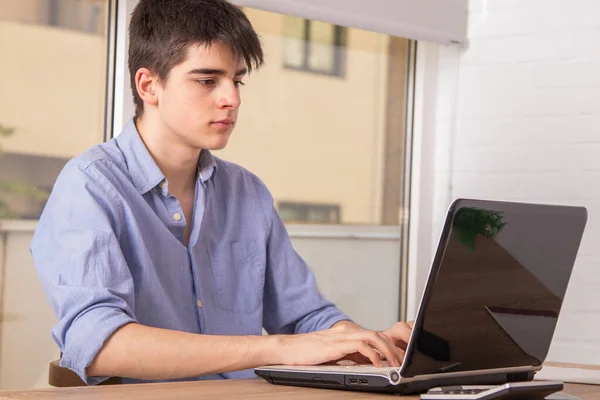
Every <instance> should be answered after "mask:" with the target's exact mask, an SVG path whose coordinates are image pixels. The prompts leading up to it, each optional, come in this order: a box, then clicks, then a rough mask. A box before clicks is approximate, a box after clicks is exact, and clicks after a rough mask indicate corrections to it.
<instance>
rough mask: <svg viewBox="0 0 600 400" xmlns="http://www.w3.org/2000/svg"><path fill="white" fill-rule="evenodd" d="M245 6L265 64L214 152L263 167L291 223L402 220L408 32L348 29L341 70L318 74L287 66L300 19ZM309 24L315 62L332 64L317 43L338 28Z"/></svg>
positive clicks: (256, 168)
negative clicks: (402, 34) (230, 134)
mask: <svg viewBox="0 0 600 400" xmlns="http://www.w3.org/2000/svg"><path fill="white" fill-rule="evenodd" d="M245 12H246V14H247V15H248V16H249V18H250V20H251V21H252V24H253V26H254V27H255V28H256V29H257V30H258V32H259V33H260V35H261V37H262V39H263V43H264V49H265V53H266V63H265V66H264V67H263V68H262V69H261V70H259V71H254V72H253V73H252V74H251V75H250V76H249V77H248V78H247V79H246V86H244V87H243V88H242V89H241V90H242V100H243V106H242V107H241V109H240V116H239V121H238V125H237V128H236V131H235V132H234V134H233V137H232V139H231V140H230V141H229V144H228V145H227V148H226V149H224V150H222V151H220V152H217V155H219V156H221V157H223V158H225V159H228V160H231V161H233V162H235V163H238V164H241V165H243V166H244V167H246V168H248V169H249V170H251V171H252V172H254V173H256V174H257V175H258V176H260V177H261V179H263V180H264V181H265V183H266V185H267V186H268V187H269V189H270V190H271V192H272V194H273V196H274V198H275V205H276V206H277V207H278V210H279V211H280V213H281V216H282V218H283V219H284V221H285V222H286V223H305V224H310V223H314V224H332V223H335V224H344V225H399V224H400V219H399V217H400V215H401V214H402V213H403V212H402V209H403V205H402V204H401V192H402V187H403V186H402V183H403V182H402V181H403V176H404V171H403V164H404V139H405V113H406V111H405V110H406V98H407V90H408V89H407V87H408V86H407V82H408V73H407V66H408V62H407V58H408V48H409V46H408V44H409V41H408V40H407V39H404V38H398V37H391V36H388V35H385V34H379V33H374V32H368V31H364V30H359V29H353V28H346V29H347V31H346V38H347V39H346V42H347V46H346V66H345V74H344V77H343V78H340V77H333V76H328V75H322V74H315V73H312V72H310V71H306V70H304V69H302V70H295V69H289V68H285V67H286V65H287V64H288V62H289V56H288V55H287V50H288V49H289V47H288V42H287V41H288V40H289V39H290V37H291V36H293V34H292V29H291V28H290V26H291V25H292V24H293V23H298V24H299V22H298V21H299V20H300V19H298V18H291V17H288V16H284V15H281V14H277V13H271V12H266V11H261V10H254V9H249V8H245ZM293 21H295V22H293ZM298 26H300V25H297V27H298ZM310 26H311V35H312V34H314V35H315V39H316V43H315V45H314V46H313V47H311V48H312V49H313V50H315V51H316V53H315V54H316V56H315V57H316V59H318V60H319V61H315V64H318V65H319V66H320V67H322V68H323V70H325V69H331V65H332V64H331V62H332V61H331V57H330V56H323V57H318V55H319V54H321V50H323V49H319V48H318V47H316V46H319V45H321V46H326V47H331V46H330V45H331V43H332V42H333V41H334V29H333V28H334V27H333V26H332V25H330V24H325V23H320V22H316V21H310ZM295 32H296V33H297V32H298V31H295ZM298 36H299V35H298V34H296V37H298ZM330 50H331V49H330ZM324 53H325V51H324V50H323V54H324ZM330 53H331V51H328V52H327V54H330ZM328 57H329V58H328ZM323 60H324V61H323ZM290 205H292V206H291V207H290ZM323 205H325V206H327V207H330V208H323V207H322V206H323ZM331 210H337V211H331Z"/></svg>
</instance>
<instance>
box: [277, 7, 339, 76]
mask: <svg viewBox="0 0 600 400" xmlns="http://www.w3.org/2000/svg"><path fill="white" fill-rule="evenodd" d="M311 22H313V21H312V20H310V19H307V18H303V23H304V38H303V39H304V42H303V52H302V66H300V67H298V66H295V65H291V64H289V63H288V62H287V60H286V59H285V55H284V57H283V67H284V68H285V69H289V70H295V71H302V72H309V73H313V74H318V75H326V76H333V77H338V78H344V77H345V76H346V46H347V44H348V29H347V28H346V27H345V26H340V25H335V24H330V25H332V26H333V43H332V44H331V45H332V47H333V69H331V70H330V71H323V70H319V69H315V68H311V66H310V63H309V59H310V54H311V50H310V45H311V43H312V41H311V38H310V25H311ZM284 46H285V41H284ZM284 54H285V53H284Z"/></svg>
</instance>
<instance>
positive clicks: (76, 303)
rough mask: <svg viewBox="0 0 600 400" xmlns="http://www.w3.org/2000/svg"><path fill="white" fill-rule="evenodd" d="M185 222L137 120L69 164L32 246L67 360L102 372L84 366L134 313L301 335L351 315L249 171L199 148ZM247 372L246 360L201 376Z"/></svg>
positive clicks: (185, 327)
mask: <svg viewBox="0 0 600 400" xmlns="http://www.w3.org/2000/svg"><path fill="white" fill-rule="evenodd" d="M189 223H191V236H190V241H189V246H188V247H186V246H185V245H184V242H183V232H184V228H185V226H186V220H185V217H184V214H183V211H182V209H181V206H180V203H179V200H178V199H177V198H176V197H174V196H172V195H171V194H169V182H168V181H167V180H166V179H165V176H164V175H163V173H162V172H161V171H160V169H159V167H158V166H157V164H156V163H155V162H154V160H153V158H152V156H151V155H150V153H149V152H148V150H147V149H146V147H145V145H144V143H143V142H142V140H141V138H140V136H139V134H138V132H137V130H136V127H135V124H134V123H133V121H130V122H129V123H128V124H127V126H126V127H125V129H124V131H123V132H122V133H121V135H119V137H118V138H117V139H113V140H111V141H109V142H107V143H103V144H101V145H98V146H95V147H93V148H91V149H90V150H88V151H87V152H85V153H84V154H82V155H80V156H78V157H76V158H74V159H73V160H71V161H69V162H68V163H67V165H66V166H65V168H64V169H63V171H62V172H61V173H60V175H59V177H58V179H57V181H56V184H55V186H54V188H53V190H52V194H51V196H50V199H49V200H48V203H47V205H46V207H45V209H44V211H43V213H42V216H41V218H40V221H39V224H38V226H37V229H36V231H35V234H34V237H33V241H32V244H31V252H32V255H33V258H34V262H35V267H36V269H37V272H38V275H39V276H40V279H41V282H42V285H43V287H44V291H45V293H46V296H47V297H48V298H49V300H50V302H51V304H52V307H53V309H54V312H55V314H56V316H57V318H58V323H57V324H56V326H55V327H54V329H53V330H52V335H53V338H54V340H55V342H56V343H57V344H58V347H59V348H60V351H61V352H62V353H63V354H62V360H61V365H62V366H65V367H68V368H70V369H72V370H73V371H75V372H76V373H77V374H78V375H79V376H80V377H81V378H82V379H84V380H85V381H86V382H87V383H88V384H95V383H99V382H100V381H102V380H103V379H105V378H103V377H88V376H87V374H86V367H87V366H89V365H90V364H91V362H92V361H93V359H94V358H95V356H96V355H97V353H98V352H99V351H100V349H101V348H102V345H103V343H104V341H105V340H107V339H108V338H109V337H110V335H111V334H112V333H113V332H114V331H115V330H116V329H117V328H119V327H120V326H122V325H124V324H127V323H130V322H137V323H140V324H143V325H147V326H153V327H158V328H165V329H173V330H179V331H185V332H192V333H198V334H207V335H261V333H262V328H263V327H264V328H265V330H266V331H267V332H269V333H271V334H278V333H284V334H290V333H303V332H311V331H316V330H321V329H325V328H329V327H330V326H331V325H333V324H334V323H336V322H337V321H340V320H343V319H349V318H348V317H347V316H346V315H344V314H343V313H342V312H341V311H339V310H338V309H337V308H336V307H335V306H334V305H333V304H332V303H330V302H328V301H327V300H325V299H324V298H323V297H322V296H321V294H320V293H319V291H318V288H317V285H316V282H315V277H314V275H313V274H312V272H311V271H310V269H309V268H308V267H307V265H306V264H305V262H304V261H303V260H302V258H301V257H300V256H299V255H298V254H297V253H296V252H295V251H294V249H293V248H292V245H291V243H290V239H289V237H288V235H287V233H286V230H285V227H284V225H283V223H282V221H281V219H280V218H279V215H278V214H277V211H276V210H275V208H274V206H273V198H272V197H271V194H270V193H269V191H268V189H267V188H266V187H265V185H264V184H263V183H262V182H261V181H260V180H259V179H258V178H257V177H256V176H255V175H253V174H251V173H250V172H248V171H247V170H245V169H243V168H242V167H240V166H238V165H235V164H232V163H229V162H226V161H224V160H220V159H218V158H216V157H214V156H212V155H211V154H210V153H209V152H208V151H205V150H203V151H202V152H201V156H200V159H199V164H198V177H197V182H196V193H195V200H194V210H193V217H192V221H189ZM123 357H127V354H123ZM202 362H203V361H202V360H201V359H199V360H198V363H202ZM247 377H254V374H253V372H252V370H245V371H237V372H231V373H223V374H218V375H208V376H203V377H198V378H197V379H222V378H247ZM126 381H128V382H133V380H126Z"/></svg>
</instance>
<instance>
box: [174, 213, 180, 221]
mask: <svg viewBox="0 0 600 400" xmlns="http://www.w3.org/2000/svg"><path fill="white" fill-rule="evenodd" d="M173 219H174V220H175V221H181V214H179V213H175V214H173Z"/></svg>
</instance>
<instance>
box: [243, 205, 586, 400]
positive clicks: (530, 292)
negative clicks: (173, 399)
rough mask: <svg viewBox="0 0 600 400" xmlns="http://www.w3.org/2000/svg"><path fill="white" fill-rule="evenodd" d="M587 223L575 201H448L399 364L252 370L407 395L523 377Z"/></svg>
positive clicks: (550, 327) (538, 355)
mask: <svg viewBox="0 0 600 400" xmlns="http://www.w3.org/2000/svg"><path fill="white" fill-rule="evenodd" d="M586 221H587V210H586V209H585V208H584V207H575V206H562V205H545V204H530V203H517V202H506V201H489V200H476V199H457V200H456V201H454V202H453V203H452V204H451V206H450V207H449V209H448V213H447V215H446V220H445V223H444V227H443V230H442V234H441V237H440V240H439V243H438V247H437V251H436V254H435V257H434V260H433V264H432V266H431V269H430V272H429V277H428V280H427V284H426V286H425V290H424V292H423V296H422V298H421V303H420V306H419V309H418V312H417V315H416V318H415V325H414V328H413V331H412V334H411V337H410V340H409V342H408V345H407V349H406V355H405V358H404V361H403V363H402V365H401V366H400V367H398V368H392V367H385V366H384V367H375V366H373V365H362V364H355V365H347V363H346V364H345V365H342V364H343V362H339V363H337V364H333V365H331V364H328V365H317V366H282V365H271V366H264V367H259V368H256V369H255V370H254V371H255V373H256V374H257V375H258V376H260V377H262V378H264V379H265V380H267V381H268V382H270V383H273V384H281V385H294V386H307V387H320V388H332V389H347V390H357V391H370V392H388V393H396V394H408V393H419V392H425V391H427V390H428V389H430V388H434V387H440V386H449V385H499V384H504V383H508V382H521V381H530V380H532V379H533V376H534V374H535V373H536V371H539V370H540V369H542V363H543V362H544V360H545V358H546V356H547V354H548V350H549V348H550V343H551V341H552V336H553V334H554V329H555V327H556V323H557V321H558V317H559V313H560V309H561V306H562V303H563V300H564V296H565V292H566V290H567V285H568V282H569V279H570V276H571V271H572V270H573V264H574V263H575V258H576V256H577V252H578V249H579V245H580V243H581V239H582V236H583V231H584V228H585V224H586Z"/></svg>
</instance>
